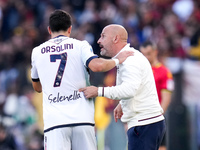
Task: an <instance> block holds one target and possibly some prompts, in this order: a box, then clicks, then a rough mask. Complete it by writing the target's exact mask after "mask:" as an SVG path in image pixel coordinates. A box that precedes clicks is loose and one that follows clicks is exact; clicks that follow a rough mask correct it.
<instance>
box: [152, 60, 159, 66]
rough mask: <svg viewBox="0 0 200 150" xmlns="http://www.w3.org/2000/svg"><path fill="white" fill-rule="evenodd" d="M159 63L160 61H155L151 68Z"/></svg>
mask: <svg viewBox="0 0 200 150" xmlns="http://www.w3.org/2000/svg"><path fill="white" fill-rule="evenodd" d="M158 63H159V61H158V60H157V59H156V60H154V61H153V62H152V63H151V66H152V67H153V66H156V65H157V64H158Z"/></svg>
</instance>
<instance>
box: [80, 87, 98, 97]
mask: <svg viewBox="0 0 200 150" xmlns="http://www.w3.org/2000/svg"><path fill="white" fill-rule="evenodd" d="M79 92H83V93H84V95H85V97H86V98H92V97H97V96H98V88H97V87H95V86H88V87H84V88H81V89H79Z"/></svg>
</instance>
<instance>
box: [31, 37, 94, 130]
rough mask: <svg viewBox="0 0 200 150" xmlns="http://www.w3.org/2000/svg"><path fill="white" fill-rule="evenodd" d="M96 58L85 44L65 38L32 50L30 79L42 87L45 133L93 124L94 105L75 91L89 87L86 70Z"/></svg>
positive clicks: (57, 38)
mask: <svg viewBox="0 0 200 150" xmlns="http://www.w3.org/2000/svg"><path fill="white" fill-rule="evenodd" d="M96 57H97V56H96V55H94V53H93V50H92V47H91V46H90V45H89V43H88V42H86V41H79V40H76V39H73V38H69V37H66V36H58V37H56V38H53V39H50V40H48V41H46V42H45V43H43V44H41V45H39V46H38V47H35V48H34V49H33V51H32V69H31V77H32V80H33V81H37V80H39V81H40V82H41V85H42V91H43V118H44V129H45V130H47V129H49V128H54V127H58V126H60V125H62V126H65V125H67V126H69V125H79V124H80V125H81V124H94V103H93V101H92V100H88V99H86V98H85V97H84V95H83V93H82V92H79V91H78V90H79V89H80V88H83V87H86V86H88V85H89V84H90V83H89V74H88V71H87V69H86V68H87V66H88V64H89V62H90V61H91V60H92V59H93V58H96Z"/></svg>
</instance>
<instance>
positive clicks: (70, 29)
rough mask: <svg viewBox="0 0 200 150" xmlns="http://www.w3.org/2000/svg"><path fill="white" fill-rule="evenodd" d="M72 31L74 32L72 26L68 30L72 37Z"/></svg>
mask: <svg viewBox="0 0 200 150" xmlns="http://www.w3.org/2000/svg"><path fill="white" fill-rule="evenodd" d="M71 31H72V26H70V27H69V28H68V30H67V32H68V34H69V35H70V34H71Z"/></svg>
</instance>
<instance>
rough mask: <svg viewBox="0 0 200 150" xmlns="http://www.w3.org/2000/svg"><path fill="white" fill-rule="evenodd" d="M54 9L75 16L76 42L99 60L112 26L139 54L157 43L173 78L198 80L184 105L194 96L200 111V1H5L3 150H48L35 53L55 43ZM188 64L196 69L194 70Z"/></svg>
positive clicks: (1, 32) (0, 9)
mask: <svg viewBox="0 0 200 150" xmlns="http://www.w3.org/2000/svg"><path fill="white" fill-rule="evenodd" d="M54 9H63V10H65V11H67V12H69V13H70V14H71V16H72V18H73V26H72V34H71V37H73V38H77V39H79V40H87V41H88V42H89V43H90V44H91V45H92V47H93V50H94V53H96V54H98V55H99V46H98V44H97V43H96V42H97V40H98V38H99V37H100V33H101V31H102V29H103V27H104V26H106V25H107V24H112V23H115V24H120V25H123V26H124V27H125V28H126V29H127V31H128V34H129V37H128V42H129V43H130V45H131V46H133V47H134V48H136V49H138V48H139V46H140V44H141V43H143V42H144V41H146V40H152V41H154V42H156V43H157V45H158V49H159V58H160V60H161V61H162V62H163V63H164V64H166V65H167V66H168V67H169V68H170V69H171V71H172V73H173V74H179V73H184V74H185V75H187V73H188V72H189V73H191V74H192V75H194V76H195V75H196V76H195V77H196V79H197V80H198V81H197V80H195V81H197V82H194V80H193V81H190V80H189V79H188V77H190V79H191V75H190V74H189V75H187V76H186V77H183V81H184V82H186V85H185V87H187V88H184V89H183V90H185V93H186V97H187V99H185V100H184V101H185V103H186V105H187V104H188V102H189V103H190V100H191V99H190V96H191V94H192V96H193V97H194V98H193V99H195V100H194V105H195V106H194V107H195V108H196V104H197V105H198V106H199V107H200V104H198V103H200V102H198V100H200V96H199V93H200V91H199V86H198V85H200V83H199V81H200V79H199V77H198V74H199V73H200V0H101V1H99V0H0V124H1V126H0V149H4V150H40V149H42V146H43V145H42V144H43V143H42V140H41V139H42V123H41V116H40V115H41V108H40V106H39V105H38V103H40V102H38V101H37V100H38V99H39V101H42V99H41V96H38V95H36V93H35V92H34V91H33V89H32V86H31V79H30V68H31V64H30V62H31V60H30V59H31V52H32V49H33V48H34V47H35V46H38V45H39V44H40V43H42V42H44V41H46V40H48V39H49V38H50V36H49V34H48V32H47V26H48V17H49V15H50V13H51V12H52V11H53V10H54ZM186 61H188V62H189V64H190V63H192V65H193V66H195V68H194V69H193V70H188V68H187V66H188V63H185V62H186ZM189 69H191V67H189ZM97 76H98V80H97V77H94V76H93V78H91V80H92V83H93V84H95V85H98V84H102V82H103V79H104V77H105V76H106V74H105V73H103V74H100V75H99V74H98V75H97ZM195 77H194V78H195ZM194 78H192V79H194ZM191 82H192V83H191ZM193 83H194V86H193ZM191 86H192V87H191ZM195 86H196V87H197V89H194V90H192V91H188V90H191V88H192V89H193V87H195ZM198 96H199V97H198ZM183 97H184V95H183ZM188 97H189V98H188ZM35 99H37V100H35ZM112 108H113V107H112ZM191 110H193V107H192V108H191ZM199 112H200V111H199ZM111 113H112V112H111ZM194 113H195V114H197V115H198V113H196V112H194ZM1 130H2V131H1ZM195 131H196V130H195ZM195 131H194V132H195ZM199 132H200V131H199ZM2 134H3V135H2ZM11 137H12V138H11ZM199 140H200V137H199ZM9 142H10V143H11V144H8V143H9ZM3 143H7V145H6V144H3ZM199 143H200V141H199ZM8 145H11V146H10V147H9V146H8ZM193 150H195V149H193Z"/></svg>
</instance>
